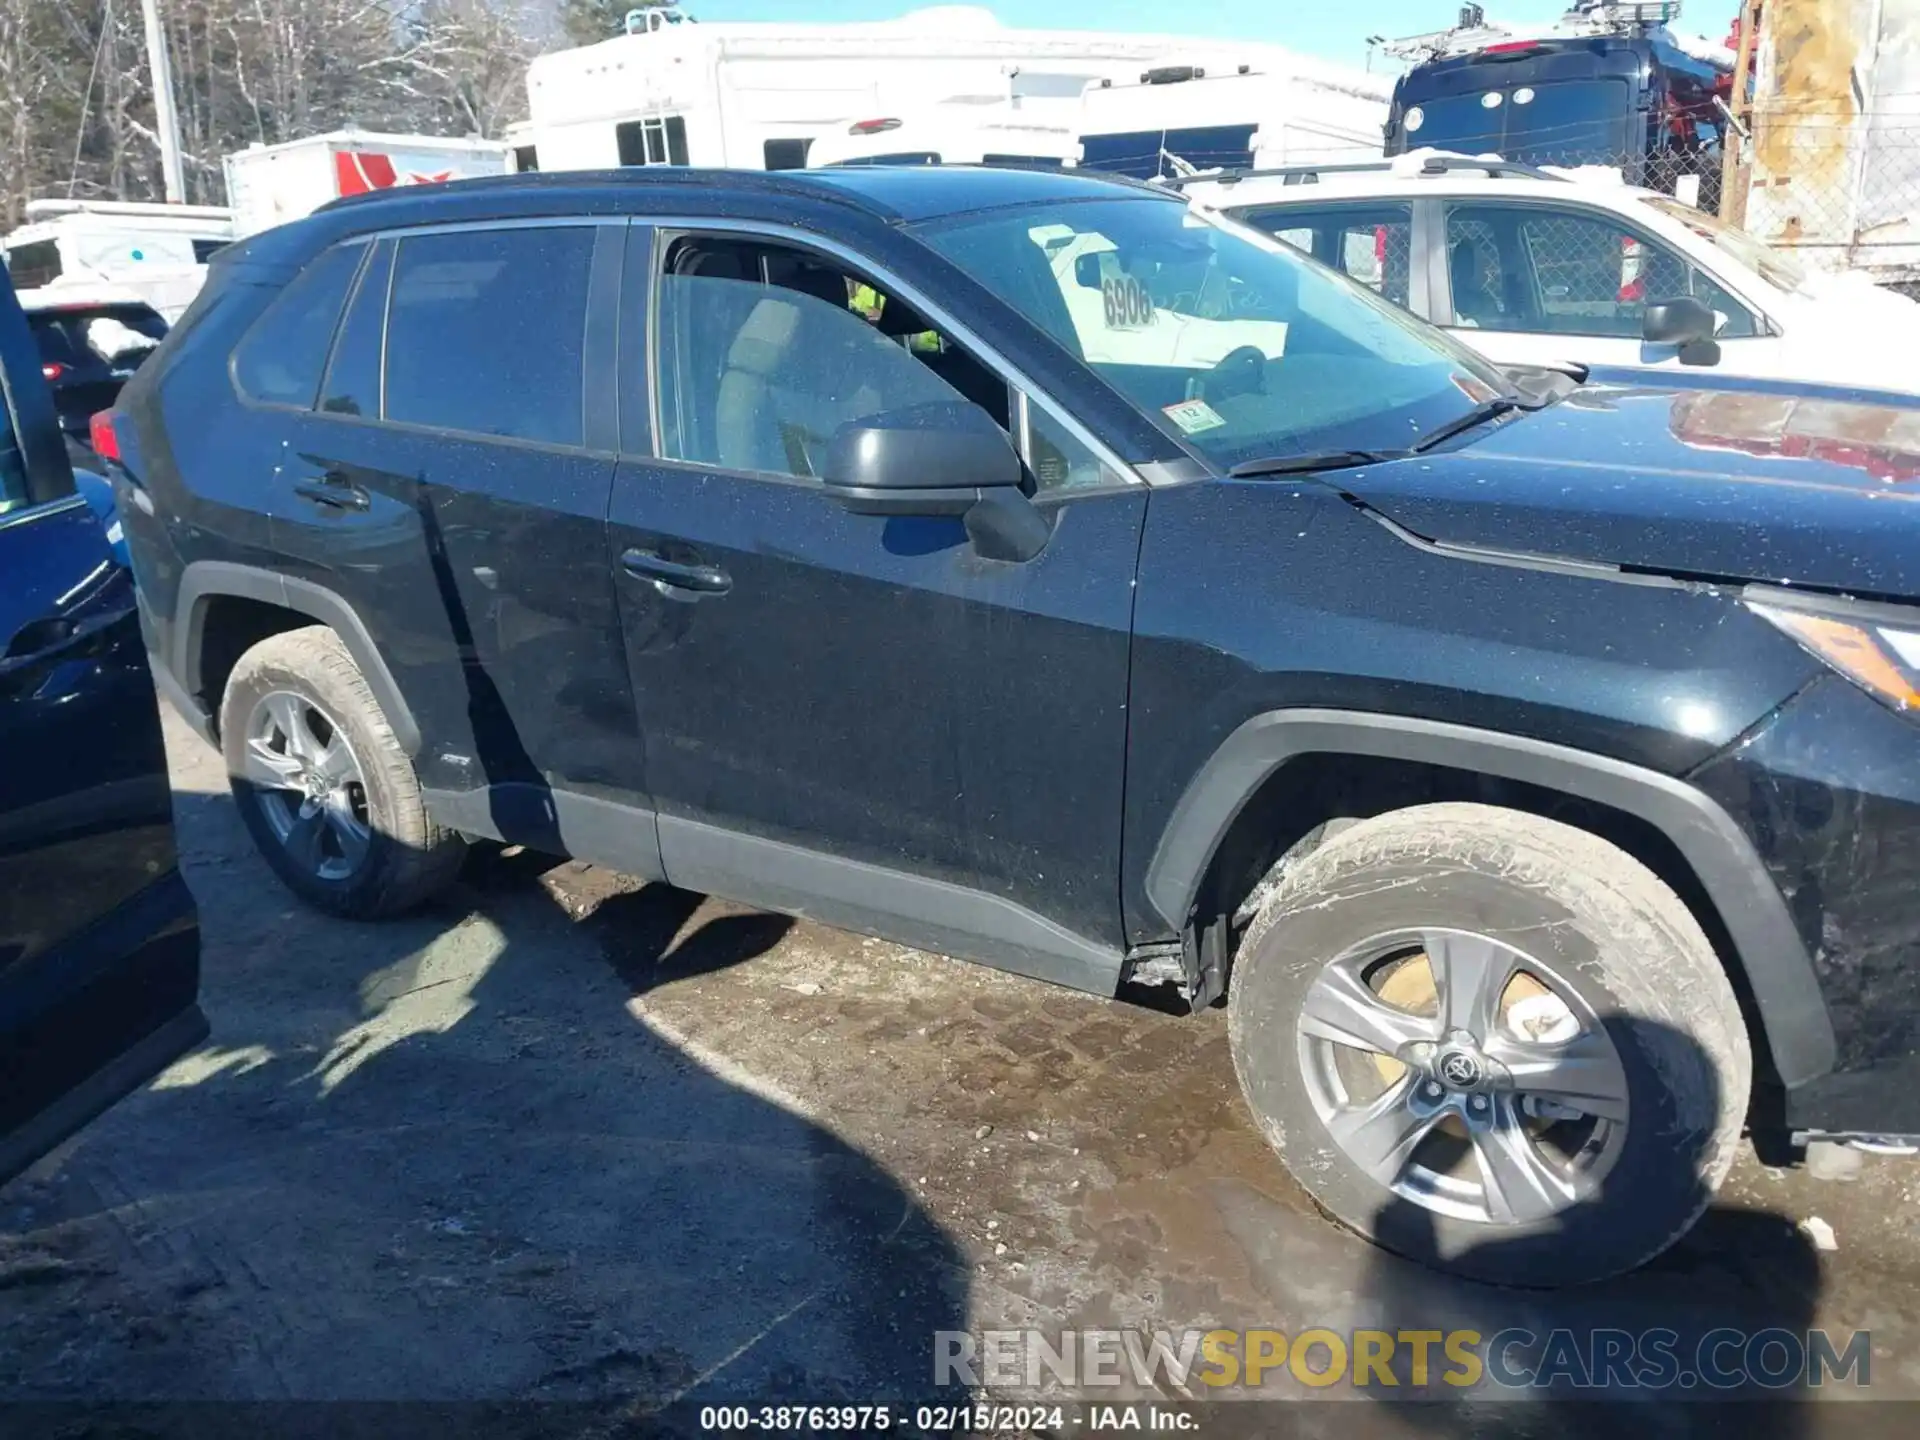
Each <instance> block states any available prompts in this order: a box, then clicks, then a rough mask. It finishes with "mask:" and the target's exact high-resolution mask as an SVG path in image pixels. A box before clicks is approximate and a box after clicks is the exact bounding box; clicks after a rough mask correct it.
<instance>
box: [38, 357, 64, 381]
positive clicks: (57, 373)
mask: <svg viewBox="0 0 1920 1440" xmlns="http://www.w3.org/2000/svg"><path fill="white" fill-rule="evenodd" d="M40 373H41V374H42V375H44V376H45V377H46V378H47V379H49V380H58V379H59V378H60V377H61V376H62V375H64V374H66V373H67V367H66V366H64V365H62V364H61V363H60V362H59V361H58V360H49V361H47V362H46V363H45V364H44V365H42V366H41V367H40Z"/></svg>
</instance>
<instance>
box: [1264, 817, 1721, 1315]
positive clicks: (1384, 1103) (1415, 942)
mask: <svg viewBox="0 0 1920 1440" xmlns="http://www.w3.org/2000/svg"><path fill="white" fill-rule="evenodd" d="M1229 1005H1230V1016H1229V1027H1230V1031H1231V1036H1232V1048H1233V1055H1234V1063H1235V1067H1236V1069H1237V1070H1238V1072H1239V1075H1240V1080H1241V1085H1242V1088H1243V1090H1244V1091H1245V1093H1246V1096H1247V1099H1248V1101H1249V1103H1250V1104H1251V1106H1252V1107H1253V1110H1254V1113H1255V1115H1256V1117H1257V1118H1258V1119H1259V1121H1260V1124H1261V1126H1262V1129H1263V1130H1264V1131H1265V1132H1266V1135H1267V1137H1268V1139H1269V1140H1270V1141H1271V1142H1272V1144H1273V1145H1274V1148H1275V1149H1276V1150H1278V1151H1279V1152H1280V1155H1281V1158H1282V1159H1283V1160H1284V1161H1285V1162H1286V1164H1287V1166H1288V1168H1289V1169H1290V1170H1291V1171H1292V1173H1293V1175H1294V1177H1295V1178H1296V1179H1297V1180H1299V1182H1300V1183H1301V1184H1302V1185H1303V1186H1305V1187H1306V1188H1307V1190H1308V1191H1310V1192H1311V1193H1312V1194H1313V1196H1314V1197H1315V1199H1317V1200H1318V1201H1319V1202H1320V1204H1321V1205H1323V1206H1324V1207H1325V1208H1326V1209H1327V1210H1329V1211H1330V1212H1332V1214H1333V1215H1334V1216H1335V1217H1337V1218H1338V1219H1340V1220H1341V1221H1343V1222H1344V1223H1345V1224H1347V1225H1349V1226H1351V1227H1352V1228H1353V1229H1355V1230H1357V1231H1359V1232H1360V1233H1362V1234H1363V1235H1366V1236H1368V1237H1369V1238H1371V1239H1373V1240H1375V1241H1377V1242H1378V1243H1380V1244H1382V1245H1385V1246H1387V1247H1388V1248H1390V1249H1393V1250H1396V1251H1398V1252H1400V1253H1402V1254H1405V1255H1408V1256H1410V1257H1412V1258H1414V1259H1417V1260H1420V1261H1423V1262H1425V1263H1427V1264H1431V1265H1434V1266H1436V1267H1438V1268H1441V1269H1445V1270H1448V1271H1451V1272H1454V1273H1458V1274H1462V1275H1467V1276H1471V1277H1474V1278H1476V1279H1483V1280H1490V1281H1495V1282H1500V1283H1506V1284H1518V1285H1531V1286H1555V1285H1564V1284H1573V1283H1578V1282H1582V1281H1588V1280H1595V1279H1599V1278H1602V1277H1604V1276H1607V1275H1612V1274H1616V1273H1618V1272H1620V1271H1623V1270H1628V1269H1631V1268H1633V1267H1634V1266H1636V1265H1638V1264H1640V1263H1642V1262H1643V1261H1645V1260H1647V1259H1649V1258H1651V1257H1652V1256H1653V1255H1656V1254H1658V1253H1659V1252H1660V1251H1661V1250H1663V1249H1664V1248H1666V1246H1667V1245H1669V1244H1670V1243H1672V1241H1674V1240H1675V1239H1677V1238H1678V1237H1679V1236H1680V1235H1682V1234H1684V1233H1685V1232H1686V1230H1687V1229H1688V1228H1689V1227H1690V1226H1691V1225H1692V1224H1693V1222H1694V1220H1695V1219H1696V1218H1698V1216H1699V1214H1700V1212H1701V1211H1702V1210H1703V1209H1705V1207H1706V1205H1707V1203H1708V1202H1709V1201H1710V1200H1711V1198H1712V1196H1713V1192H1714V1190H1715V1189H1716V1188H1717V1187H1718V1185H1719V1184H1720V1182H1721V1180H1722V1179H1723V1178H1724V1177H1725V1175H1726V1172H1727V1169H1728V1167H1729V1166H1730V1165H1731V1164H1732V1161H1733V1156H1734V1147H1735V1143H1736V1141H1737V1139H1738V1137H1739V1133H1740V1125H1741V1121H1742V1118H1743V1117H1744V1114H1745V1109H1746V1104H1747V1098H1748V1087H1749V1083H1750V1077H1751V1064H1752V1062H1751V1057H1750V1055H1749V1051H1748V1045H1747V1038H1746V1032H1745V1029H1744V1026H1743V1023H1742V1021H1741V1017H1740V1012H1739V1007H1738V1005H1737V1003H1736V1001H1735V999H1734V995H1733V991H1732V988H1731V986H1730V985H1729V984H1728V981H1727V977H1726V975H1725V973H1724V972H1723V971H1722V969H1721V967H1720V964H1719V961H1718V959H1717V957H1716V956H1715V955H1714V952H1713V948H1712V946H1711V945H1710V944H1709V942H1708V941H1707V938H1706V936H1705V935H1704V934H1703V933H1702V931H1701V929H1700V927H1699V925H1698V923H1697V922H1696V921H1695V920H1694V918H1693V916H1692V915H1691V913H1690V912H1689V911H1688V910H1687V908H1686V907H1685V905H1684V904H1682V903H1681V901H1680V899H1679V897H1678V896H1676V895H1675V894H1674V893H1673V891H1672V890H1671V889H1669V888H1668V887H1667V886H1666V885H1665V884H1663V883H1662V882H1661V881H1660V880H1659V879H1658V878H1657V877H1656V876H1654V875H1653V874H1652V873H1651V872H1650V871H1648V870H1647V869H1646V868H1645V867H1644V866H1643V865H1641V864H1640V863H1639V862H1638V861H1636V860H1634V859H1633V858H1632V857H1631V856H1628V855H1626V854H1625V853H1623V852H1622V851H1620V850H1618V849H1617V848H1615V847H1614V846H1612V845H1609V844H1607V843H1606V842H1605V841H1602V840H1599V839H1597V838H1595V837H1594V836H1591V835H1588V834H1586V833H1585V832H1583V831H1580V830H1576V829H1573V828H1571V827H1569V826H1566V825H1561V824H1558V823H1556V822H1554V821H1550V820H1543V819H1540V818H1539V817H1537V816H1532V815H1526V814H1521V813H1518V812H1513V811H1506V810H1499V809H1495V808H1492V807H1488V806H1479V805H1430V806H1421V807H1417V808H1414V809H1409V810H1405V811H1400V812H1397V813H1395V814H1391V815H1386V816H1381V817H1379V818H1377V819H1373V820H1368V821H1363V822H1361V823H1359V824H1356V825H1354V826H1352V827H1350V828H1349V829H1346V830H1344V831H1342V832H1341V833H1340V834H1338V835H1337V836H1335V837H1333V838H1332V839H1330V840H1328V841H1327V843H1326V844H1325V845H1323V846H1322V847H1320V848H1319V849H1317V850H1315V851H1313V852H1312V853H1311V854H1309V855H1307V856H1306V857H1304V858H1303V859H1300V860H1297V861H1295V862H1294V863H1293V864H1292V865H1290V867H1289V868H1288V870H1287V872H1286V874H1285V878H1284V879H1283V880H1282V881H1281V882H1280V884H1279V885H1278V886H1277V887H1275V889H1274V890H1273V891H1272V893H1271V894H1270V895H1269V896H1268V897H1267V898H1266V900H1265V902H1264V903H1263V904H1262V906H1261V908H1260V911H1259V914H1258V915H1257V917H1256V918H1255V920H1254V922H1253V924H1252V925H1251V927H1250V928H1249V930H1248V932H1247V935H1246V938H1245V941H1244V943H1243V944H1242V946H1241V950H1240V954H1239V957H1238V959H1237V962H1236V968H1235V974H1234V978H1233V988H1232V992H1231V995H1230V997H1229Z"/></svg>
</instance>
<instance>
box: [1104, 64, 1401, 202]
mask: <svg viewBox="0 0 1920 1440" xmlns="http://www.w3.org/2000/svg"><path fill="white" fill-rule="evenodd" d="M1391 93H1392V81H1391V80H1386V79H1382V78H1380V77H1377V76H1373V75H1369V74H1367V73H1365V72H1364V71H1360V70H1353V69H1349V68H1347V67H1345V66H1338V65H1326V64H1319V63H1316V62H1313V61H1310V60H1305V59H1302V58H1301V57H1298V56H1295V55H1291V54H1288V53H1287V52H1285V51H1277V50H1275V49H1274V48H1273V47H1271V46H1257V45H1247V46H1241V47H1239V48H1238V49H1237V50H1234V51H1229V52H1223V53H1221V54H1218V55H1202V56H1200V57H1198V58H1197V59H1196V60H1195V61H1194V62H1192V63H1183V64H1178V65H1160V66H1156V67H1154V68H1153V69H1150V70H1148V71H1146V72H1144V73H1142V74H1141V75H1139V76H1138V77H1137V78H1135V79H1131V80H1126V81H1114V80H1103V81H1101V82H1100V83H1099V84H1097V85H1095V86H1093V87H1092V88H1090V89H1089V90H1088V91H1087V93H1086V98H1085V102H1084V113H1083V115H1082V117H1081V122H1080V130H1081V159H1080V163H1081V164H1082V165H1083V166H1087V167H1089V168H1092V169H1099V170H1107V171H1113V172H1116V173H1119V174H1125V175H1132V176H1134V177H1136V178H1138V179H1151V178H1154V177H1156V176H1162V175H1176V174H1189V173H1192V172H1193V171H1199V170H1222V169H1245V168H1256V169H1264V168H1272V167H1277V166H1282V165H1307V164H1339V163H1341V162H1343V161H1355V160H1368V159H1372V158H1374V157H1377V156H1378V155H1379V154H1380V151H1381V144H1382V140H1383V135H1384V128H1385V125H1386V119H1387V101H1388V98H1389V96H1390V95H1391Z"/></svg>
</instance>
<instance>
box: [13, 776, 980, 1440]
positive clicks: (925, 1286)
mask: <svg viewBox="0 0 1920 1440" xmlns="http://www.w3.org/2000/svg"><path fill="white" fill-rule="evenodd" d="M177 807H178V811H179V826H180V832H181V837H182V844H183V851H184V863H185V868H186V870H187V872H188V874H189V877H190V879H191V881H192V883H193V885H194V887H195V889H196V892H198V894H199V897H200V900H201V906H202V911H203V914H205V915H207V916H209V917H211V918H213V919H214V920H215V924H214V925H213V926H212V927H210V928H209V933H208V936H207V962H208V984H207V1008H208V1010H209V1014H210V1015H211V1017H212V1020H213V1025H214V1038H213V1042H212V1043H211V1044H210V1045H209V1046H207V1047H204V1048H203V1049H202V1050H201V1051H199V1052H197V1053H196V1054H195V1055H193V1056H190V1057H188V1058H187V1059H186V1060H184V1061H182V1062H181V1063H180V1064H179V1065H177V1066H176V1067H175V1068H174V1069H173V1070H172V1071H170V1072H169V1073H168V1074H167V1075H166V1076H165V1077H163V1078H162V1080H161V1081H160V1082H159V1083H158V1084H157V1085H156V1086H155V1087H154V1089H153V1090H151V1091H149V1092H147V1093H146V1094H144V1095H142V1096H140V1097H137V1098H136V1099H135V1100H133V1101H130V1102H129V1103H128V1104H127V1105H125V1106H123V1107H121V1109H120V1110H118V1111H116V1112H115V1113H114V1115H112V1116H110V1117H108V1118H107V1120H106V1121H104V1122H103V1123H102V1124H101V1125H99V1126H96V1127H95V1128H94V1129H93V1130H91V1131H89V1132H87V1133H86V1134H85V1135H84V1136H83V1137H82V1138H81V1140H80V1141H79V1142H78V1144H77V1146H76V1147H74V1148H73V1149H72V1150H71V1151H70V1152H68V1153H67V1154H66V1155H65V1156H57V1157H55V1158H54V1160H53V1161H51V1162H49V1163H43V1165H42V1166H41V1167H40V1169H39V1171H38V1172H37V1173H36V1174H35V1175H34V1176H31V1177H29V1178H28V1179H27V1180H26V1181H24V1182H22V1183H21V1184H19V1185H16V1186H15V1187H13V1188H12V1189H11V1190H9V1191H8V1192H7V1194H6V1195H5V1197H4V1199H0V1234H7V1235H9V1236H10V1238H9V1239H8V1241H7V1242H6V1250H7V1251H8V1254H7V1255H6V1257H5V1260H6V1262H8V1263H6V1264H5V1266H4V1267H3V1268H0V1351H3V1352H4V1353H7V1354H8V1355H9V1359H10V1362H11V1363H9V1365H8V1366H7V1367H6V1368H7V1369H8V1370H9V1371H10V1372H11V1377H10V1379H9V1380H8V1381H7V1382H6V1384H5V1385H4V1386H3V1387H0V1398H4V1399H6V1400H12V1401H19V1400H34V1399H48V1400H53V1399H87V1400H100V1399H115V1398H121V1399H138V1400H193V1399H210V1400H260V1401H275V1400H281V1399H288V1398H317V1399H334V1400H352V1399H407V1400H422V1399H425V1400H436V1399H438V1400H472V1399H489V1400H498V1399H541V1400H586V1401H596V1402H610V1403H617V1404H618V1406H619V1407H620V1408H621V1410H622V1412H623V1413H627V1412H633V1413H639V1414H643V1415H644V1414H657V1413H658V1412H660V1411H661V1410H662V1409H663V1407H672V1411H671V1413H673V1414H675V1415H679V1416H682V1417H683V1418H684V1417H690V1416H692V1415H694V1414H695V1412H696V1409H697V1407H698V1406H700V1405H703V1404H711V1403H715V1402H717V1401H728V1400H743V1399H748V1398H751V1399H753V1400H754V1401H756V1402H765V1401H773V1402H775V1403H779V1402H783V1401H784V1402H789V1403H807V1404H832V1403H847V1404H872V1403H874V1402H875V1401H876V1400H880V1399H894V1400H906V1399H911V1398H925V1397H926V1395H927V1392H928V1391H929V1389H930V1388H931V1387H930V1380H931V1354H932V1345H933V1335H934V1333H935V1332H936V1331H939V1330H943V1329H945V1330H952V1329H959V1328H962V1327H963V1326H964V1323H965V1322H964V1316H965V1313H966V1283H967V1281H966V1273H967V1272H966V1267H965V1264H964V1262H963V1261H962V1259H961V1258H960V1256H959V1254H958V1252H957V1251H956V1249H955V1248H954V1246H953V1244H952V1242H951V1241H950V1239H949V1238H948V1237H947V1236H946V1235H945V1234H944V1233H943V1231H942V1230H941V1228H940V1227H939V1226H938V1225H937V1224H936V1223H935V1222H933V1221H932V1220H931V1219H930V1218H929V1217H928V1216H927V1215H926V1214H925V1213H924V1211H923V1210H922V1208H921V1207H920V1205H919V1204H917V1203H916V1202H915V1200H914V1199H913V1198H912V1197H911V1196H910V1195H909V1194H908V1193H906V1191H904V1190H903V1189H902V1187H901V1186H900V1185H899V1184H898V1183H897V1182H896V1181H895V1180H894V1178H893V1177H892V1176H890V1175H889V1174H888V1173H887V1172H886V1171H885V1170H884V1169H883V1168H882V1167H881V1166H879V1165H877V1164H875V1163H874V1162H873V1161H871V1160H870V1159H868V1158H867V1156H865V1155H864V1154H862V1153H861V1152H860V1151H858V1150H856V1149H854V1148H853V1147H851V1146H849V1145H847V1144H845V1143H843V1142H842V1141H841V1140H839V1139H838V1138H836V1137H835V1136H834V1135H833V1134H832V1133H831V1132H830V1131H828V1130H827V1129H825V1128H824V1127H822V1126H821V1125H818V1124H816V1123H814V1122H813V1121H812V1120H810V1119H808V1118H807V1117H805V1116H804V1115H803V1114H801V1113H798V1111H797V1110H796V1108H794V1107H793V1106H792V1105H791V1104H790V1103H788V1102H787V1101H786V1100H785V1099H784V1097H781V1096H778V1095H772V1094H768V1093H764V1091H763V1090H762V1089H761V1088H759V1087H755V1088H748V1087H747V1086H745V1085H743V1084H742V1083H741V1079H740V1077H738V1076H730V1075H725V1074H719V1073H715V1072H714V1071H713V1070H710V1069H708V1068H706V1067H705V1066H703V1065H702V1064H700V1063H699V1062H698V1061H696V1060H695V1059H693V1058H691V1057H690V1056H689V1055H688V1054H686V1053H684V1052H683V1050H682V1049H681V1048H680V1046H679V1045H677V1044H676V1043H675V1041H674V1039H673V1038H672V1037H669V1036H667V1035H663V1034H661V1033H658V1032H657V1031H656V1030H655V1029H653V1028H651V1027H650V1026H649V1025H648V1024H647V1023H646V1022H645V1021H643V1020H641V1019H640V1018H638V1017H637V1015H636V1013H634V1012H633V1011H631V1010H630V1009H629V1007H628V1004H627V1002H628V1001H629V999H630V997H632V996H634V995H637V994H639V993H641V992H642V991H646V990H649V989H652V988H654V987H657V986H661V985H664V984H670V983H672V982H673V981H674V980H675V979H678V978H681V977H684V976H688V975H698V974H711V973H713V972H716V971H718V970H721V969H723V968H725V967H727V966H730V965H733V964H737V963H739V962H741V961H744V960H747V959H750V958H752V957H753V956H755V955H758V954H760V953H761V952H762V951H764V950H765V949H767V948H768V947H769V946H771V945H773V944H774V943H776V942H778V941H779V939H780V938H781V936H782V935H783V934H784V933H785V929H786V926H787V924H788V922H786V921H785V920H782V919H778V918H776V917H769V916H759V915H740V916H721V917H718V918H716V919H713V920H711V921H708V922H707V923H706V924H704V925H701V926H698V927H697V928H694V929H693V930H691V931H687V930H686V927H687V922H688V920H689V918H690V917H691V916H692V913H693V909H694V906H695V905H696V904H697V903H698V897H693V896H688V895H685V894H684V893H682V892H678V891H675V890H672V889H671V888H669V887H665V886H647V887H644V888H641V889H637V890H629V889H624V888H622V889H618V890H616V891H615V892H614V893H613V894H611V895H609V896H607V897H606V898H605V899H604V901H603V903H602V905H601V907H600V909H599V910H598V911H596V912H594V914H593V915H592V916H591V917H589V918H587V919H585V920H584V921H583V920H582V919H581V918H580V917H577V916H576V915H575V914H573V913H570V911H569V909H568V908H567V906H566V905H565V904H563V903H562V901H561V900H560V899H559V898H558V896H559V894H560V892H559V891H558V890H557V889H556V888H554V887H552V886H551V885H550V884H549V883H548V877H547V876H545V875H544V874H543V872H544V871H545V870H546V869H547V868H548V867H549V866H551V865H553V864H554V863H555V862H551V861H545V860H542V859H540V858H539V857H536V856H532V855H529V854H526V853H524V852H521V853H518V854H513V853H508V854H502V853H501V852H500V851H498V850H497V849H492V850H486V851H478V852H476V853H475V855H474V856H473V857H472V858H471V860H470V862H469V866H468V870H467V872H466V874H465V876H464V877H463V881H462V883H461V885H459V886H458V887H456V888H455V890H454V891H453V892H452V893H450V894H449V895H448V896H446V897H445V899H444V900H443V901H441V902H440V903H438V904H436V905H435V906H433V907H431V908H430V909H429V910H428V911H426V912H424V913H423V914H421V915H420V916H418V917H415V918H411V919H408V920H403V921H399V922H394V923H390V924H386V925H379V926H362V925H354V924H350V923H347V922H341V921H334V920H329V919H326V918H324V917H320V916H318V915H316V914H314V913H313V912H311V911H309V910H307V909H305V908H304V907H301V906H298V905H297V904H296V903H295V902H293V901H292V900H291V899H290V898H284V897H283V896H281V895H279V894H278V893H277V892H274V891H271V890H269V889H267V888H266V887H263V886H262V885H261V883H260V881H261V877H260V876H259V874H257V873H255V871H254V870H253V867H256V866H258V865H259V862H258V861H257V860H256V859H254V858H253V857H252V856H251V855H250V854H248V853H247V850H248V845H247V841H246V837H245V835H244V833H243V832H242V830H241V827H240V825H239V821H238V818H237V816H236V815H235V813H234V810H233V802H232V800H231V799H230V798H229V797H227V796H226V795H225V794H209V793H192V792H185V793H181V794H180V795H179V796H178V797H177ZM575 868H578V867H575ZM243 894H244V895H245V896H247V897H248V898H250V899H252V901H253V902H254V903H253V904H252V905H251V906H247V905H245V904H242V903H238V902H239V897H240V896H241V895H243ZM262 894H269V895H272V896H273V898H274V899H278V900H281V901H282V903H283V904H284V909H283V910H281V911H278V912H275V911H272V910H267V911H265V912H264V913H263V911H262V907H261V905H260V903H259V902H260V897H261V895H262ZM230 897H231V898H230ZM222 924H224V925H226V926H229V927H232V928H231V929H230V930H229V931H228V933H222V932H221V929H220V926H221V925H222ZM234 930H237V931H238V933H233V931H234ZM683 932H684V933H683ZM609 937H617V943H612V944H611V946H610V949H603V943H602V942H603V941H607V940H608V939H609ZM609 955H610V956H611V961H609V958H607V957H608V956H609ZM7 1291H11V1292H12V1293H11V1294H7V1293H5V1292H7Z"/></svg>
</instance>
